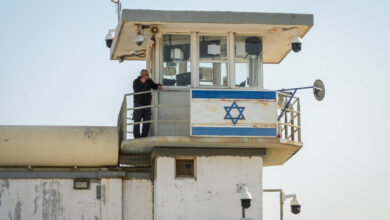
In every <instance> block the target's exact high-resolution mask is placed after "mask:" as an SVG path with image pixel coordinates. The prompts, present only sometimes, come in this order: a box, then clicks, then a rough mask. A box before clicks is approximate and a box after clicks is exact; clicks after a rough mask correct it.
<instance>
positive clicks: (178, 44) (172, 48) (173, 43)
mask: <svg viewBox="0 0 390 220" xmlns="http://www.w3.org/2000/svg"><path fill="white" fill-rule="evenodd" d="M190 42H191V37H190V35H163V68H162V69H163V70H162V82H163V85H164V86H190V85H191V56H190V55H191V51H190V49H191V47H190Z"/></svg>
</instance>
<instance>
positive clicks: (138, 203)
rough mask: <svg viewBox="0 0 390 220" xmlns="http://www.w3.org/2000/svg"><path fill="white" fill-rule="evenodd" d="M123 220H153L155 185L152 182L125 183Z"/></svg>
mask: <svg viewBox="0 0 390 220" xmlns="http://www.w3.org/2000/svg"><path fill="white" fill-rule="evenodd" d="M123 219H137V220H153V183H152V181H151V180H145V179H134V180H124V181H123Z"/></svg>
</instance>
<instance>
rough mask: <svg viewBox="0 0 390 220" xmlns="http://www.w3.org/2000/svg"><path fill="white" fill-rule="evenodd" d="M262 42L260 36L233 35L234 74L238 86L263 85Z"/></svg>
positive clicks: (259, 86)
mask: <svg viewBox="0 0 390 220" xmlns="http://www.w3.org/2000/svg"><path fill="white" fill-rule="evenodd" d="M262 54H263V44H262V40H261V38H260V37H253V36H236V37H235V68H234V69H235V75H236V77H235V78H236V82H235V83H236V86H238V87H257V88H262V87H263V57H262Z"/></svg>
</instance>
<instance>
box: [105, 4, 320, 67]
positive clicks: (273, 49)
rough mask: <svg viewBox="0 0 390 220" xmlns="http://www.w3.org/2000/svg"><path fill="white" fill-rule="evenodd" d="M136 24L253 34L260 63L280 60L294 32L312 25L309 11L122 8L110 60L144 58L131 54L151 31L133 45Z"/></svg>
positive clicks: (186, 30) (166, 30)
mask: <svg viewBox="0 0 390 220" xmlns="http://www.w3.org/2000/svg"><path fill="white" fill-rule="evenodd" d="M137 24H142V25H155V26H158V27H159V28H160V30H161V32H160V33H189V32H194V31H195V32H200V33H216V34H218V33H219V34H220V33H228V32H234V33H236V34H253V35H259V36H262V37H263V61H264V63H280V62H281V61H282V60H283V58H284V57H285V56H286V55H287V54H288V53H289V52H290V51H291V39H292V38H293V37H294V36H295V34H296V33H298V35H299V36H300V37H301V38H303V36H305V34H306V33H307V32H308V31H309V30H310V28H311V27H312V26H313V15H312V14H284V13H254V12H221V11H159V10H133V9H131V10H130V9H125V10H123V11H122V15H121V19H120V22H119V24H118V26H117V30H116V34H115V36H116V37H115V39H114V42H113V45H112V47H111V59H112V60H122V59H123V60H145V58H144V57H138V56H133V55H132V54H135V53H137V51H142V50H146V49H147V47H148V46H149V45H150V42H149V41H150V39H151V37H152V33H150V31H149V29H145V31H144V37H145V42H144V43H143V44H142V45H141V46H137V45H136V44H135V43H134V41H133V39H134V36H135V35H136V27H137Z"/></svg>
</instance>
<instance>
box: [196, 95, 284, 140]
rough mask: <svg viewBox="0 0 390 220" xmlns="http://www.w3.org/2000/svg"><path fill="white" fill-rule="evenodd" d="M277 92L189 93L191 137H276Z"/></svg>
mask: <svg viewBox="0 0 390 220" xmlns="http://www.w3.org/2000/svg"><path fill="white" fill-rule="evenodd" d="M276 129H277V102H276V91H269V90H262V91H254V90H206V89H193V90H191V136H222V137H275V136H276V135H277V132H276Z"/></svg>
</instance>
